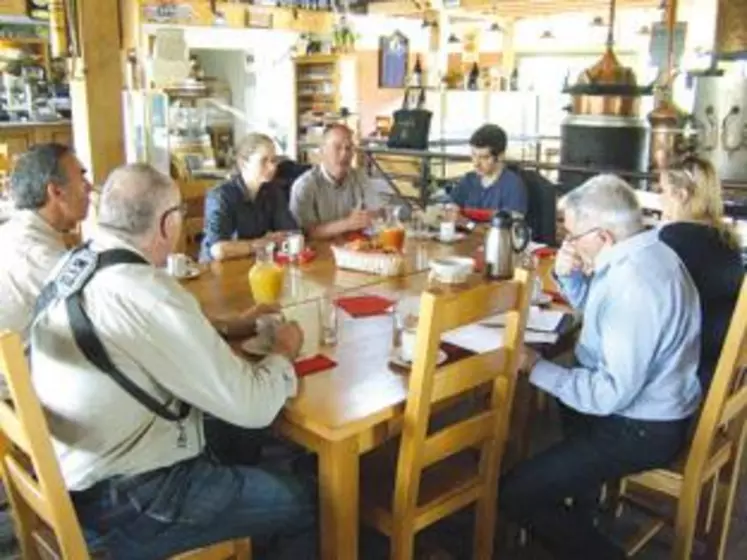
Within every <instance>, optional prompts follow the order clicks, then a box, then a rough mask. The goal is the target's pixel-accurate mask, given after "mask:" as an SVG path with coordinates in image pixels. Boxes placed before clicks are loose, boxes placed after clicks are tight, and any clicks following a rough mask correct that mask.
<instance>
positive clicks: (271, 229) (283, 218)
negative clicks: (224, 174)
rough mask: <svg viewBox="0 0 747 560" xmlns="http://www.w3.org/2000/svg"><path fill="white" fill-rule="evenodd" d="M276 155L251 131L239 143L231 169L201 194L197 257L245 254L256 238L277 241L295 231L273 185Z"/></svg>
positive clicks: (264, 138)
mask: <svg viewBox="0 0 747 560" xmlns="http://www.w3.org/2000/svg"><path fill="white" fill-rule="evenodd" d="M276 157H277V156H276V152H275V143H274V142H273V141H272V138H270V137H269V136H266V135H264V134H260V133H257V132H253V133H251V134H249V135H247V136H246V137H245V138H243V139H242V140H241V141H240V142H239V144H238V145H237V147H236V170H235V173H234V174H233V176H232V177H231V178H230V179H229V180H228V181H226V182H225V183H223V184H221V185H218V186H217V187H215V188H214V189H212V190H211V191H210V192H208V194H207V196H206V197H205V236H204V238H203V240H202V248H201V251H200V260H201V261H203V262H206V261H211V260H223V259H230V258H236V257H246V256H249V255H251V254H252V253H253V252H254V250H255V248H256V247H257V245H258V242H257V240H258V239H262V238H268V237H269V238H271V239H273V240H279V239H280V238H282V237H283V236H284V234H283V233H282V232H285V231H290V230H295V229H298V226H297V225H296V221H295V219H294V218H293V215H292V214H291V213H290V210H289V209H288V200H287V198H286V195H285V193H284V192H283V190H282V189H281V188H280V187H279V186H278V185H276V184H274V183H273V178H274V177H275V171H276V169H277V164H276ZM276 232H280V233H276Z"/></svg>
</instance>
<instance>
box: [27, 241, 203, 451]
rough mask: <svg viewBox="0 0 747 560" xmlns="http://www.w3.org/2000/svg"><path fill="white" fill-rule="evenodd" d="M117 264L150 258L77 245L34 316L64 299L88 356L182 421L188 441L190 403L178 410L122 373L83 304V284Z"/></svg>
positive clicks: (151, 406)
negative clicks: (187, 428)
mask: <svg viewBox="0 0 747 560" xmlns="http://www.w3.org/2000/svg"><path fill="white" fill-rule="evenodd" d="M115 264H148V262H147V261H146V260H145V259H144V258H143V257H141V256H140V255H138V254H137V253H134V252H132V251H128V250H127V249H111V250H108V251H103V252H101V253H96V252H94V251H93V250H91V249H90V248H89V247H88V245H83V246H82V247H79V248H77V249H75V250H74V251H73V252H72V253H71V254H70V255H69V256H68V257H67V259H66V261H65V263H64V264H63V265H62V267H61V268H60V269H59V272H58V274H57V276H56V278H55V279H54V281H53V282H51V283H50V284H48V285H47V286H45V287H44V289H43V290H42V293H41V295H40V296H39V299H38V300H37V303H36V309H35V313H34V315H35V317H34V320H36V317H37V316H38V315H40V314H41V313H42V312H44V310H45V309H46V308H47V307H48V306H49V304H50V303H52V302H53V301H55V300H58V299H64V300H65V307H66V309H67V313H68V318H69V320H70V327H71V329H72V331H73V336H74V338H75V343H76V344H77V346H78V348H79V349H80V351H81V352H82V353H83V355H84V356H85V357H86V359H87V360H88V361H90V362H91V363H92V364H93V365H95V366H96V367H97V368H98V369H100V370H101V371H102V372H104V373H105V374H107V375H108V376H109V377H110V378H111V379H112V380H113V381H114V382H115V383H117V385H119V386H120V387H121V388H122V389H123V390H124V391H126V392H127V393H128V394H129V395H130V396H131V397H132V398H133V399H135V400H136V401H138V402H139V403H140V404H141V405H143V406H144V407H145V408H147V409H148V410H149V411H150V412H152V413H153V414H155V415H156V416H159V417H161V418H163V419H164V420H168V421H170V422H177V423H179V425H180V432H179V441H178V443H179V444H180V445H184V444H185V443H186V441H185V439H184V438H185V434H184V430H183V427H182V426H181V421H182V420H184V419H185V418H186V417H187V416H188V415H189V413H190V406H189V405H188V404H187V403H184V402H181V403H179V410H178V412H174V411H173V410H171V409H170V408H169V407H168V406H167V405H165V404H163V403H161V402H159V401H158V400H156V399H155V398H154V397H153V396H152V395H150V394H149V393H147V392H146V391H145V390H143V389H141V388H140V387H139V386H138V385H137V384H136V383H135V382H133V381H132V380H131V379H130V378H129V377H127V376H126V375H125V374H124V373H122V372H121V371H120V370H119V368H118V367H117V366H116V365H115V364H114V362H113V361H112V359H111V357H110V356H109V353H108V352H107V351H106V348H104V345H103V343H102V342H101V339H100V338H99V337H98V335H97V334H96V330H95V329H94V326H93V323H92V322H91V319H90V317H89V316H88V313H86V310H85V308H84V306H83V288H84V287H85V286H86V285H87V284H88V282H89V281H90V280H91V278H93V276H94V275H95V274H96V272H98V271H100V270H102V269H104V268H107V267H109V266H112V265H115Z"/></svg>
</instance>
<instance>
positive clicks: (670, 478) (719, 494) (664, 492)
mask: <svg viewBox="0 0 747 560" xmlns="http://www.w3.org/2000/svg"><path fill="white" fill-rule="evenodd" d="M746 368H747V282H743V283H742V288H741V291H740V293H739V300H738V301H737V306H736V308H735V311H734V315H733V317H732V320H731V324H730V326H729V331H728V333H727V336H726V341H725V342H724V347H723V350H722V351H721V357H720V359H719V362H718V365H717V367H716V372H715V374H714V376H713V380H712V381H711V386H710V389H709V391H708V395H707V397H706V399H705V402H704V403H703V406H702V408H701V412H700V418H699V420H698V424H697V427H696V430H695V435H694V437H693V440H692V443H691V444H690V449H689V451H688V452H687V455H686V456H685V457H683V459H682V460H681V461H679V462H678V463H677V464H676V465H675V466H674V467H673V468H672V469H656V470H652V471H647V472H644V473H641V474H637V475H634V476H630V477H627V478H626V479H625V480H624V481H623V483H622V485H621V489H620V492H621V494H620V498H622V500H623V503H626V502H627V503H633V504H635V505H636V506H638V507H640V508H642V509H643V510H645V511H647V512H648V513H650V514H652V517H653V518H652V521H651V522H650V523H648V524H646V525H645V526H644V527H643V528H642V529H641V530H640V531H639V532H638V534H636V535H635V536H634V538H632V539H631V542H630V543H629V544H628V546H627V550H628V554H629V555H631V556H632V555H634V554H635V553H636V552H638V551H639V550H640V549H641V548H642V547H643V546H644V545H645V544H646V543H647V542H648V541H649V540H650V539H651V538H652V537H653V536H654V535H655V534H656V533H657V532H658V531H659V530H660V529H662V528H663V527H664V526H665V525H666V524H667V523H668V521H667V520H666V519H665V517H664V516H661V512H660V511H659V507H657V503H656V502H657V501H658V500H657V499H660V498H666V499H668V501H670V502H671V501H675V502H676V514H675V520H674V545H673V549H672V556H671V557H672V558H673V559H674V560H689V559H690V558H691V557H692V552H693V545H694V542H695V538H696V536H697V537H702V538H703V540H704V541H705V552H706V558H709V559H716V558H718V559H723V558H724V554H725V548H726V542H727V536H728V532H729V522H730V518H731V513H732V508H733V504H734V496H735V493H736V489H737V483H738V482H739V469H740V464H741V460H742V456H743V453H744V443H745V434H747V429H746V426H747V424H746V423H745V420H747V374H746V372H747V369H746ZM704 491H705V492H704ZM705 496H708V499H707V500H704V499H703V498H704V497H705Z"/></svg>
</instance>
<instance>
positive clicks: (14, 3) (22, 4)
mask: <svg viewBox="0 0 747 560" xmlns="http://www.w3.org/2000/svg"><path fill="white" fill-rule="evenodd" d="M25 15H26V0H0V16H25Z"/></svg>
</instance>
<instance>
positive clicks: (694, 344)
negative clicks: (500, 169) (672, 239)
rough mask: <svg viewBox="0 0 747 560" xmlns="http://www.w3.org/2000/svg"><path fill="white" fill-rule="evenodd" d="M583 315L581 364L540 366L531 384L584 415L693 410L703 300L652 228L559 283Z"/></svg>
mask: <svg viewBox="0 0 747 560" xmlns="http://www.w3.org/2000/svg"><path fill="white" fill-rule="evenodd" d="M559 282H560V284H561V288H562V290H563V292H564V293H565V294H566V296H567V297H568V300H569V301H570V302H571V304H572V305H573V306H574V307H575V308H578V309H581V310H582V311H583V326H582V328H581V333H580V336H579V340H578V343H577V345H576V348H575V355H576V360H577V363H578V365H577V366H576V367H572V368H565V367H561V366H559V365H556V364H553V363H552V362H549V361H546V360H540V361H539V362H537V365H536V366H535V367H534V369H533V370H532V373H531V377H530V379H531V382H532V383H533V384H534V385H536V386H538V387H539V388H541V389H543V390H545V391H547V392H548V393H551V394H553V395H555V396H556V397H557V398H558V399H560V400H561V401H562V402H563V403H564V404H566V405H567V406H569V407H571V408H574V409H576V410H577V411H579V412H582V413H584V414H593V415H599V416H607V415H611V414H615V415H619V416H625V417H628V418H633V419H637V420H680V419H683V418H687V417H689V416H690V415H692V414H693V412H695V410H696V409H697V407H698V405H699V403H700V398H701V389H700V383H699V381H698V377H697V371H698V358H699V354H700V301H699V299H698V292H697V290H696V288H695V285H694V284H693V281H692V279H691V278H690V275H689V274H688V273H687V271H686V269H685V267H684V265H683V264H682V262H681V261H680V259H679V258H678V257H677V255H676V254H675V253H674V251H672V250H671V249H670V248H669V247H667V245H665V244H664V243H663V242H661V241H660V240H659V232H658V231H656V230H652V231H648V232H644V233H640V234H637V235H634V236H633V237H630V238H628V239H626V240H624V241H621V242H620V243H617V244H616V245H614V246H613V247H611V248H610V249H607V250H606V251H605V252H604V253H602V254H600V255H599V257H598V258H597V262H596V264H595V267H594V274H593V276H591V277H585V276H583V275H582V274H580V273H574V274H572V275H571V276H566V277H561V278H559Z"/></svg>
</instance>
